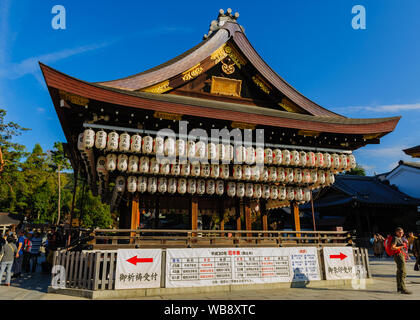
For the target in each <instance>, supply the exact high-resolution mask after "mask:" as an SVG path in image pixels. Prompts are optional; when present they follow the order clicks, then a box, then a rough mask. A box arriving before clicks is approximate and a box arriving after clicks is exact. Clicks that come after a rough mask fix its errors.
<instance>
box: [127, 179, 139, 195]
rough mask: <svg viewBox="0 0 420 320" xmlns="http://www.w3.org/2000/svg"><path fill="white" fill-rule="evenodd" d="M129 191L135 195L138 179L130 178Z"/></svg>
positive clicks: (128, 181)
mask: <svg viewBox="0 0 420 320" xmlns="http://www.w3.org/2000/svg"><path fill="white" fill-rule="evenodd" d="M127 191H128V192H130V193H134V192H136V191H137V178H136V177H134V176H129V177H128V178H127Z"/></svg>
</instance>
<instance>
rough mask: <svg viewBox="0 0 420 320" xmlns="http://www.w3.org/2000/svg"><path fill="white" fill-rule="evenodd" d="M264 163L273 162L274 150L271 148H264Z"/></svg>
mask: <svg viewBox="0 0 420 320" xmlns="http://www.w3.org/2000/svg"><path fill="white" fill-rule="evenodd" d="M264 163H265V164H272V163H273V150H272V149H270V148H266V149H264Z"/></svg>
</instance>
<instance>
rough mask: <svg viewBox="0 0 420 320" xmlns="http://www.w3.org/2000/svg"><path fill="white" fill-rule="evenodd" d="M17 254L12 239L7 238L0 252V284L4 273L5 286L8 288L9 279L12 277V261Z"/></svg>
mask: <svg viewBox="0 0 420 320" xmlns="http://www.w3.org/2000/svg"><path fill="white" fill-rule="evenodd" d="M16 253H17V248H16V245H15V244H14V238H13V237H10V236H9V237H8V238H7V240H6V243H5V244H4V245H3V247H2V248H1V251H0V256H3V257H2V259H1V262H0V284H1V281H2V280H3V273H4V271H6V281H5V285H6V286H10V278H11V275H12V266H13V259H14V257H15V255H16Z"/></svg>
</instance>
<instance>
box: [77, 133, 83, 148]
mask: <svg viewBox="0 0 420 320" xmlns="http://www.w3.org/2000/svg"><path fill="white" fill-rule="evenodd" d="M83 137H84V133H83V132H82V133H80V134H79V136H78V137H77V149H79V150H80V151H84V150H85V144H84V142H83Z"/></svg>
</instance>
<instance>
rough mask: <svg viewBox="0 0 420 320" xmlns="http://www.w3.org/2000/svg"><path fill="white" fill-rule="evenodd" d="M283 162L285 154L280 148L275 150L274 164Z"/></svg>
mask: <svg viewBox="0 0 420 320" xmlns="http://www.w3.org/2000/svg"><path fill="white" fill-rule="evenodd" d="M282 162H283V154H282V153H281V150H280V149H274V150H273V163H274V164H281V163H282Z"/></svg>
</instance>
